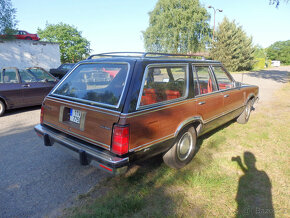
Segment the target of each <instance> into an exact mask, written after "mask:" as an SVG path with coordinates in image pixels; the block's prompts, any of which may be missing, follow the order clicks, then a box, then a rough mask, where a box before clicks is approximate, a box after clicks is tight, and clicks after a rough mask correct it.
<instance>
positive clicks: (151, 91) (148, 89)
mask: <svg viewBox="0 0 290 218" xmlns="http://www.w3.org/2000/svg"><path fill="white" fill-rule="evenodd" d="M187 69H188V68H187V65H177V66H174V65H167V66H154V65H153V66H149V67H148V68H147V70H146V72H145V76H144V81H143V87H142V90H141V93H142V94H141V95H140V97H139V106H145V105H151V104H155V103H159V102H163V101H168V100H174V99H177V98H181V97H185V96H186V95H187V75H188V73H187V71H188V70H187Z"/></svg>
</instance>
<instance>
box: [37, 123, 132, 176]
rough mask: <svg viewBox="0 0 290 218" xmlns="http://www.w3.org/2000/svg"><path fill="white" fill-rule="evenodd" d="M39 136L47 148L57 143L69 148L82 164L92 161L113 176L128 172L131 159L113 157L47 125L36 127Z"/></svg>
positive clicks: (107, 152)
mask: <svg viewBox="0 0 290 218" xmlns="http://www.w3.org/2000/svg"><path fill="white" fill-rule="evenodd" d="M34 130H35V131H36V133H37V135H38V136H39V137H41V138H43V140H44V145H45V146H52V145H53V144H54V143H55V142H57V143H58V144H60V145H62V146H65V147H67V148H69V149H70V150H72V151H75V152H77V153H78V154H79V158H80V163H81V164H82V165H87V164H89V162H90V161H91V160H94V161H96V162H97V166H98V167H99V168H100V169H102V170H105V171H106V172H108V173H111V174H114V175H116V174H121V173H124V172H126V171H127V168H128V165H129V158H128V157H125V158H121V157H116V156H113V155H112V154H111V153H110V152H109V151H106V150H102V149H101V148H97V147H95V146H93V145H90V144H88V143H86V142H82V141H80V140H76V139H74V138H73V137H70V136H68V135H66V134H64V133H61V132H59V131H57V130H55V129H52V128H50V127H47V126H45V125H41V124H38V125H36V126H35V127H34Z"/></svg>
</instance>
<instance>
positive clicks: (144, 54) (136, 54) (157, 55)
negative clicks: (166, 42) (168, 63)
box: [88, 52, 205, 59]
mask: <svg viewBox="0 0 290 218" xmlns="http://www.w3.org/2000/svg"><path fill="white" fill-rule="evenodd" d="M150 55H151V56H150ZM128 56H129V57H141V58H146V57H148V56H150V57H151V58H162V57H201V58H202V59H205V57H204V55H201V54H198V53H195V54H169V53H158V52H108V53H100V54H94V55H91V56H89V57H88V59H92V58H93V57H128Z"/></svg>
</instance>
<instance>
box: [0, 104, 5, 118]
mask: <svg viewBox="0 0 290 218" xmlns="http://www.w3.org/2000/svg"><path fill="white" fill-rule="evenodd" d="M5 109H6V106H5V104H4V102H3V101H1V100H0V117H1V116H2V115H3V114H4V112H5Z"/></svg>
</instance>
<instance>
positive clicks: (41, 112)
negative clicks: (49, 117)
mask: <svg viewBox="0 0 290 218" xmlns="http://www.w3.org/2000/svg"><path fill="white" fill-rule="evenodd" d="M42 123H43V106H41V109H40V124H42Z"/></svg>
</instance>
